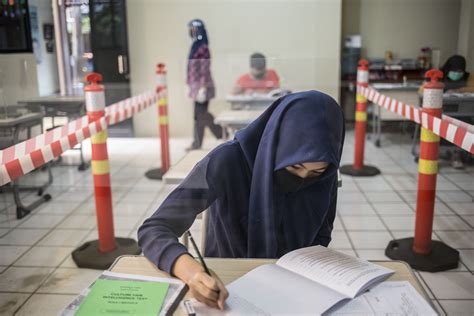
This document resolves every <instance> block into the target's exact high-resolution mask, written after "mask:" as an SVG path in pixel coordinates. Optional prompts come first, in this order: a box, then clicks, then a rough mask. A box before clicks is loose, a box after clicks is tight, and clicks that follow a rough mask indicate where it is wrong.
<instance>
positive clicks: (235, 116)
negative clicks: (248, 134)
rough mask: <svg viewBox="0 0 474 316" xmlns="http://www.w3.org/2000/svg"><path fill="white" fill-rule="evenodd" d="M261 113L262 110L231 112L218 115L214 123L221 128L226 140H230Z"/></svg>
mask: <svg viewBox="0 0 474 316" xmlns="http://www.w3.org/2000/svg"><path fill="white" fill-rule="evenodd" d="M262 113H263V110H240V111H236V110H232V111H223V112H221V113H219V115H217V116H216V118H215V119H214V123H216V124H218V125H220V126H222V128H223V129H224V131H225V132H226V138H227V139H229V138H232V137H233V136H234V135H235V132H236V131H238V130H239V129H242V128H244V127H246V126H247V125H249V124H250V123H252V122H253V121H254V120H255V119H256V118H257V117H259V116H260V115H261V114H262Z"/></svg>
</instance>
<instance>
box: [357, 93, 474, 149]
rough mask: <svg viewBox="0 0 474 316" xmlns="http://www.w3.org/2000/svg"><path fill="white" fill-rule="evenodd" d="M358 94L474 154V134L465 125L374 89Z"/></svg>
mask: <svg viewBox="0 0 474 316" xmlns="http://www.w3.org/2000/svg"><path fill="white" fill-rule="evenodd" d="M357 92H358V93H360V94H362V95H364V96H365V97H366V98H367V99H368V100H369V101H372V102H373V103H375V104H377V105H379V106H380V107H383V108H385V109H387V110H389V111H391V112H393V113H397V114H398V115H400V116H403V117H405V118H407V119H408V120H410V121H413V122H416V123H417V124H421V126H423V127H424V128H426V129H429V130H430V131H432V132H433V133H435V134H436V135H438V136H440V137H441V138H444V139H446V140H448V141H450V142H451V143H453V144H455V145H456V146H458V147H460V148H462V149H464V150H466V151H468V152H470V153H471V154H474V133H473V132H472V129H471V128H469V127H468V126H467V125H465V124H460V123H458V121H457V120H454V119H452V118H449V119H448V118H447V117H446V116H443V118H442V119H440V118H438V117H435V116H432V115H429V114H428V113H426V112H423V110H422V109H421V108H416V107H414V106H413V105H408V104H405V103H403V102H401V101H398V100H396V99H393V98H391V97H389V96H386V95H384V94H382V93H380V92H379V91H377V90H376V89H374V88H372V87H370V86H369V87H361V86H358V87H357Z"/></svg>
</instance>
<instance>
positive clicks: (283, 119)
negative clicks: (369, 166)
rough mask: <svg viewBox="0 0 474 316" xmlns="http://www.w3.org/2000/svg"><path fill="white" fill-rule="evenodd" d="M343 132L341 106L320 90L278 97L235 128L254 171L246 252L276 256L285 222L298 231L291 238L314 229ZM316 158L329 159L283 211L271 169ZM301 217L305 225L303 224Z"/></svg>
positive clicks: (325, 199) (330, 185) (330, 184)
mask: <svg viewBox="0 0 474 316" xmlns="http://www.w3.org/2000/svg"><path fill="white" fill-rule="evenodd" d="M344 134H345V131H344V117H343V113H342V110H341V108H340V106H339V105H338V104H337V103H336V101H334V99H332V98H331V97H330V96H328V95H326V94H324V93H321V92H318V91H307V92H300V93H294V94H290V95H288V96H284V97H282V98H280V99H278V100H277V101H275V102H274V103H273V104H272V105H271V106H270V107H269V108H268V109H267V110H266V111H265V112H264V113H263V114H262V115H261V116H260V117H259V118H258V119H257V120H255V121H254V122H253V123H252V124H250V125H249V126H248V127H247V128H245V129H242V130H240V131H239V132H237V134H236V140H237V141H238V142H239V144H240V146H241V148H242V151H243V153H244V156H245V159H246V161H247V163H248V165H249V168H250V170H251V172H252V181H251V190H250V197H249V212H248V240H254V241H258V242H255V243H249V245H248V257H250V258H252V257H267V258H276V257H278V255H279V252H280V249H278V243H279V242H278V240H279V239H281V238H282V236H281V235H282V234H284V231H285V227H286V231H289V232H290V231H291V232H294V231H295V230H296V232H297V233H296V235H295V237H293V238H296V239H298V238H300V237H299V236H311V235H312V234H314V231H318V227H320V226H321V222H322V220H323V219H324V217H325V213H324V212H327V209H328V207H329V204H330V199H331V196H332V195H333V193H334V191H335V190H337V187H336V186H335V183H337V181H334V180H335V177H337V169H338V168H339V162H340V159H341V154H342V147H343V143H344ZM318 161H325V162H328V163H329V167H328V168H327V170H326V171H325V173H324V174H323V175H321V176H320V179H319V181H318V182H316V183H314V184H312V185H311V186H309V187H308V188H305V189H304V190H301V191H298V192H296V193H294V194H293V196H291V197H284V199H286V201H287V202H284V203H287V204H286V205H287V207H286V209H285V210H284V211H283V210H282V209H284V208H282V207H281V206H280V205H279V206H278V207H277V206H276V205H275V203H280V202H279V201H284V200H281V198H282V197H281V196H278V195H279V193H277V191H276V190H275V188H274V181H273V175H274V172H275V171H276V170H278V169H282V168H284V167H286V166H290V165H295V164H299V163H304V162H318ZM288 200H290V202H288ZM316 210H318V211H316ZM322 213H324V214H322ZM288 214H289V215H288ZM302 219H304V222H305V225H301V222H302ZM282 223H283V224H282ZM282 225H283V226H282ZM318 225H319V226H318ZM282 229H283V231H282ZM285 238H292V237H285ZM294 242H296V243H297V244H298V243H300V242H301V240H300V241H297V240H296V241H294V240H293V241H292V240H289V241H288V240H287V243H288V244H293V243H294ZM283 252H284V251H283Z"/></svg>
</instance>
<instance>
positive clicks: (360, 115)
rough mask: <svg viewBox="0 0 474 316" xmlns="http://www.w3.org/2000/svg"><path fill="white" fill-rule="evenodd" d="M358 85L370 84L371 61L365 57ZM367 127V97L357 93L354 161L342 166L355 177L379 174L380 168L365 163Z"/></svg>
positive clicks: (361, 65)
mask: <svg viewBox="0 0 474 316" xmlns="http://www.w3.org/2000/svg"><path fill="white" fill-rule="evenodd" d="M357 86H358V87H364V88H367V87H368V86H369V62H368V61H367V60H365V59H361V60H360V61H359V67H357ZM366 129H367V98H366V97H365V96H364V95H363V94H362V93H359V92H357V93H356V111H355V144H354V147H355V148H354V163H353V164H352V165H344V166H341V167H340V171H341V173H342V174H347V175H350V176H354V177H371V176H375V175H378V174H379V173H380V170H379V169H377V168H376V167H373V166H368V165H364V150H365V134H366Z"/></svg>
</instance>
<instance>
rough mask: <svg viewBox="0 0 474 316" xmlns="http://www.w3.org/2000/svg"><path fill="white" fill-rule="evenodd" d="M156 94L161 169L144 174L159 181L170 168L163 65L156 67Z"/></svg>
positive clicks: (166, 95)
mask: <svg viewBox="0 0 474 316" xmlns="http://www.w3.org/2000/svg"><path fill="white" fill-rule="evenodd" d="M156 93H157V94H158V102H157V103H158V104H157V107H158V122H159V126H160V143H161V168H156V169H151V170H149V171H147V172H146V173H145V176H146V177H147V178H148V179H154V180H161V179H162V178H163V175H164V174H165V173H166V172H167V171H168V169H169V168H170V164H171V161H170V146H169V130H168V122H169V120H168V88H167V85H166V69H165V64H163V63H159V64H158V65H157V66H156Z"/></svg>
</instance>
